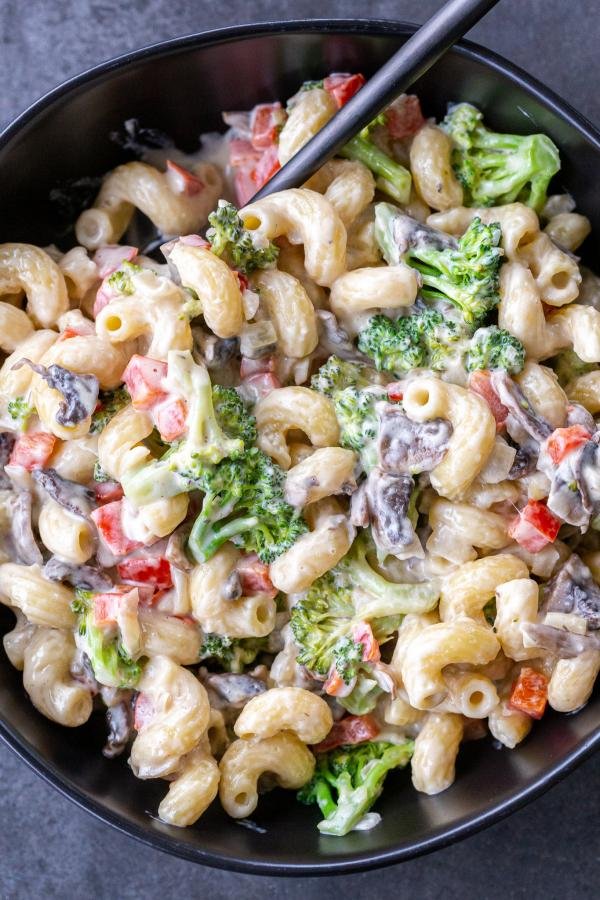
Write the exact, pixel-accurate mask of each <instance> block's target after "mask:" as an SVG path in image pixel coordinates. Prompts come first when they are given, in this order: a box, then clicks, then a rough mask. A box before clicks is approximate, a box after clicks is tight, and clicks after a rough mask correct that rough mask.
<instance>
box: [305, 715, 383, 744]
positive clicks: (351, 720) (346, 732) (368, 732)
mask: <svg viewBox="0 0 600 900" xmlns="http://www.w3.org/2000/svg"><path fill="white" fill-rule="evenodd" d="M379 731H380V728H379V725H378V724H377V722H376V721H375V719H374V718H373V716H371V715H370V714H369V713H367V714H366V715H364V716H346V718H345V719H341V721H339V722H334V723H333V725H332V727H331V731H330V732H329V734H328V735H327V737H326V738H325V739H324V740H322V741H321V743H320V744H315V745H314V747H313V748H312V749H313V752H314V753H327V751H328V750H334V749H335V748H336V747H341V746H343V745H344V744H362V743H363V741H372V740H373V738H376V737H377V735H378V734H379Z"/></svg>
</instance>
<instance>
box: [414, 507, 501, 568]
mask: <svg viewBox="0 0 600 900" xmlns="http://www.w3.org/2000/svg"><path fill="white" fill-rule="evenodd" d="M429 525H430V527H431V535H430V536H429V538H428V539H427V550H428V552H429V553H430V554H431V556H432V557H438V558H439V559H441V560H444V559H445V560H448V561H449V562H451V563H454V564H455V565H460V564H461V563H466V562H468V561H469V560H474V559H476V558H477V551H476V550H475V548H476V547H478V548H480V549H482V550H501V549H502V548H503V547H506V546H507V545H508V544H510V538H509V536H508V533H507V531H506V526H507V523H506V522H505V520H504V519H503V518H502V516H500V515H498V513H494V512H491V510H488V509H479V508H478V507H476V506H470V505H469V504H467V503H449V502H448V501H447V500H442V499H441V498H438V499H436V500H434V501H433V503H432V505H431V508H430V510H429Z"/></svg>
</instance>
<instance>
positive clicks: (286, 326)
mask: <svg viewBox="0 0 600 900" xmlns="http://www.w3.org/2000/svg"><path fill="white" fill-rule="evenodd" d="M252 283H253V285H254V286H255V287H256V288H257V289H258V292H259V294H260V301H261V305H263V304H264V307H265V310H266V312H267V314H268V316H269V318H270V320H271V322H272V323H273V327H274V329H275V334H276V335H277V344H278V347H279V349H280V351H281V353H283V354H284V355H285V356H292V357H296V358H300V357H303V356H308V354H309V353H312V352H313V350H314V349H315V347H316V346H317V344H318V343H319V333H318V330H317V317H316V315H315V308H314V306H313V305H312V303H311V301H310V298H309V296H308V294H307V293H306V291H305V289H304V288H303V286H302V284H301V283H300V282H299V281H298V279H297V278H294V276H293V275H288V273H287V272H280V271H279V270H278V269H263V270H262V271H260V272H257V274H256V275H255V276H254V277H253V279H252Z"/></svg>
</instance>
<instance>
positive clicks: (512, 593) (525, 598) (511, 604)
mask: <svg viewBox="0 0 600 900" xmlns="http://www.w3.org/2000/svg"><path fill="white" fill-rule="evenodd" d="M496 558H498V557H496ZM538 600H539V587H538V584H537V582H535V581H533V580H532V579H531V578H527V577H525V576H515V580H513V581H511V580H509V579H506V581H505V582H504V583H503V584H499V585H498V588H497V590H496V618H495V621H494V631H495V632H496V634H497V635H498V640H499V641H500V643H501V645H502V650H503V651H504V654H505V655H506V656H508V657H509V659H515V660H518V661H521V660H524V659H532V658H534V657H536V656H539V655H540V651H539V650H538V649H536V648H535V647H532V648H526V647H524V646H523V634H522V632H521V624H522V623H525V622H535V621H536V619H537V614H538Z"/></svg>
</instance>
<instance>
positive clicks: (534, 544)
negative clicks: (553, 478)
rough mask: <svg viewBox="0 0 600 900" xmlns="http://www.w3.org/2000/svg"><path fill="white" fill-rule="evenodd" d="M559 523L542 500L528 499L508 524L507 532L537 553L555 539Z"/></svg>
mask: <svg viewBox="0 0 600 900" xmlns="http://www.w3.org/2000/svg"><path fill="white" fill-rule="evenodd" d="M560 524H561V523H560V521H559V519H557V518H556V517H555V516H553V515H552V513H551V512H550V510H549V509H548V506H547V505H546V502H545V501H544V500H529V501H528V503H527V505H526V506H524V507H523V509H522V510H521V512H520V513H519V515H518V516H517V517H516V518H515V519H513V521H512V522H511V523H510V525H509V526H508V534H509V537H511V538H512V539H513V540H514V541H516V542H517V543H518V544H520V545H521V547H524V548H525V550H527V551H528V552H529V553H538V552H539V551H540V550H543V548H544V547H545V546H546V544H551V543H553V541H555V540H556V537H557V535H558V532H559V529H560Z"/></svg>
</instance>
